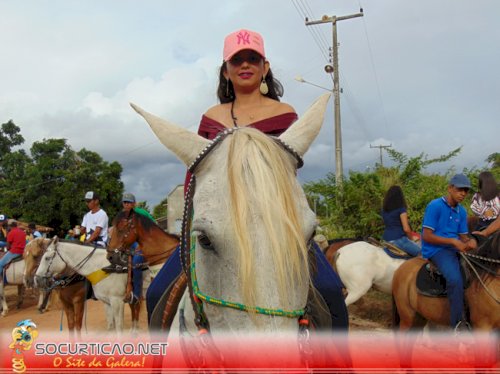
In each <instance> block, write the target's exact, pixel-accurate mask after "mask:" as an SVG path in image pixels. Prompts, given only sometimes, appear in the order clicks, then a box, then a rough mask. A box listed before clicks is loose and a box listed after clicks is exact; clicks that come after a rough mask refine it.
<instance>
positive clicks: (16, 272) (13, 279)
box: [0, 243, 44, 317]
mask: <svg viewBox="0 0 500 374" xmlns="http://www.w3.org/2000/svg"><path fill="white" fill-rule="evenodd" d="M29 245H30V244H29V243H28V244H27V245H26V248H25V251H24V254H23V256H24V257H25V256H27V255H29ZM25 267H26V263H25V260H24V259H22V260H21V261H16V262H13V263H11V264H10V265H9V267H8V268H7V269H6V270H5V277H6V278H7V284H6V285H4V283H3V279H2V280H0V304H1V308H2V317H5V316H6V315H7V314H8V313H9V306H8V305H7V300H6V298H5V286H17V304H16V307H17V308H18V309H19V308H20V307H21V306H22V304H23V300H24V296H25V294H26V287H27V286H29V285H26V284H25V281H24V272H25ZM28 288H30V287H28ZM43 298H44V293H43V292H40V293H39V298H38V309H39V310H40V307H41V306H42V303H43ZM40 312H41V313H43V312H44V310H40Z"/></svg>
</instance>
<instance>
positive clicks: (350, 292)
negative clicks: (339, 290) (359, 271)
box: [341, 278, 372, 306]
mask: <svg viewBox="0 0 500 374" xmlns="http://www.w3.org/2000/svg"><path fill="white" fill-rule="evenodd" d="M341 279H342V278H341ZM345 286H346V289H347V297H346V298H345V305H346V306H349V305H351V304H354V303H355V302H356V301H358V300H359V299H360V298H361V297H363V296H364V295H365V294H366V293H367V292H368V291H369V290H370V288H371V287H372V283H371V281H369V280H367V279H360V278H358V279H354V281H351V282H349V283H348V284H345Z"/></svg>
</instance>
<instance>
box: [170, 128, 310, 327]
mask: <svg viewBox="0 0 500 374" xmlns="http://www.w3.org/2000/svg"><path fill="white" fill-rule="evenodd" d="M238 129H239V128H230V129H226V130H224V131H223V132H221V133H219V134H218V135H217V136H216V137H215V138H214V140H213V141H212V142H211V143H210V144H209V145H207V146H206V147H205V149H203V150H202V151H201V152H200V154H199V155H198V156H197V157H196V159H195V160H194V161H193V162H192V163H191V165H189V168H188V171H189V172H190V173H191V178H190V180H189V184H188V187H187V191H186V195H185V201H184V214H183V219H182V237H181V251H180V259H181V264H182V268H183V270H184V272H185V274H186V276H187V280H188V281H187V284H188V288H189V295H190V299H191V304H192V306H193V310H194V313H195V324H196V326H197V328H198V330H199V332H200V334H205V333H208V332H209V330H210V324H209V321H208V318H207V316H206V314H205V312H204V310H203V301H205V302H207V303H210V304H213V305H217V306H222V307H228V308H233V309H237V310H241V311H245V312H247V313H248V312H255V313H259V314H265V315H272V316H281V317H288V318H299V326H302V325H306V323H305V322H304V323H302V322H301V321H302V320H304V321H307V320H306V319H305V317H304V316H305V314H306V308H304V309H298V310H292V311H288V310H283V309H271V308H262V307H258V306H247V305H244V304H240V303H235V302H231V301H226V300H223V299H217V298H214V297H211V296H208V295H205V294H203V293H202V292H201V291H200V290H199V287H198V281H197V278H196V266H195V264H196V262H195V248H196V241H195V238H194V236H192V235H191V223H192V217H193V213H194V210H193V196H194V191H195V188H196V178H195V175H194V171H195V170H196V168H197V166H198V165H199V164H200V163H201V161H203V160H204V159H205V157H206V156H207V155H208V154H210V152H211V151H212V150H213V149H215V148H216V147H217V146H218V145H219V144H220V143H221V142H222V141H223V140H224V139H225V138H226V137H227V136H229V135H230V134H232V133H234V132H235V131H237V130H238ZM272 138H273V140H275V141H276V142H277V143H278V144H279V145H280V146H281V147H282V148H283V149H285V150H286V151H287V152H289V153H290V154H291V155H292V156H293V157H294V158H295V159H296V160H297V168H300V167H302V166H303V164H304V162H303V160H302V158H301V156H300V155H299V154H298V153H297V152H296V151H295V150H294V149H293V148H292V147H290V146H289V145H287V144H286V143H284V142H283V141H282V140H281V139H279V138H275V137H272ZM307 323H308V321H307Z"/></svg>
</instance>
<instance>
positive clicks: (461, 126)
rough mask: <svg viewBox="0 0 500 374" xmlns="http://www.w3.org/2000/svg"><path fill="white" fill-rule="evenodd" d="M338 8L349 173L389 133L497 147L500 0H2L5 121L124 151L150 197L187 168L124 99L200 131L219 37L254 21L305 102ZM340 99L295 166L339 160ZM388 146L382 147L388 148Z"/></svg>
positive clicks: (122, 158) (0, 82) (143, 195)
mask: <svg viewBox="0 0 500 374" xmlns="http://www.w3.org/2000/svg"><path fill="white" fill-rule="evenodd" d="M360 7H363V10H364V17H362V18H354V19H350V20H344V21H340V22H339V23H338V41H339V44H340V45H339V61H340V62H339V63H340V68H339V71H340V81H341V87H342V89H343V93H342V94H341V116H342V144H343V162H344V173H346V174H347V173H348V172H349V170H365V169H366V168H367V167H372V166H374V164H375V163H376V162H378V161H379V150H378V149H377V148H370V145H372V146H376V145H389V144H391V145H392V147H393V148H394V149H396V150H398V151H401V152H403V153H405V154H406V155H408V156H416V155H419V154H420V153H422V152H423V153H425V154H428V155H429V157H436V156H439V155H442V154H446V153H448V152H449V151H451V150H452V149H454V148H456V147H459V146H463V150H462V152H461V154H460V155H459V156H458V157H456V158H454V159H453V160H452V162H450V163H447V164H445V165H442V166H441V168H443V170H445V169H446V168H448V167H451V166H455V167H456V169H457V170H462V168H464V167H469V168H470V167H474V166H476V167H483V166H485V165H486V163H485V159H486V158H487V156H488V155H490V154H491V153H493V152H499V151H500V147H499V141H498V139H499V137H498V122H499V118H500V105H499V97H500V74H499V73H498V66H499V65H500V48H499V47H500V28H499V27H498V16H499V15H500V1H495V0H460V1H456V0H439V1H436V0H419V1H414V0H411V1H410V0H377V1H374V0H370V1H368V0H359V1H358V0H350V1H347V0H335V1H332V0H273V1H269V0H265V1H263V0H252V1H240V0H231V1H222V0H217V1H216V0H185V1H174V0H161V1H160V0H158V1H156V0H144V1H138V0H136V1H132V0H85V1H83V0H22V1H21V0H0V19H1V24H0V25H1V26H0V50H1V53H0V123H4V122H7V121H8V120H10V119H12V120H13V121H14V122H15V123H16V124H17V125H18V126H19V127H20V128H21V133H22V135H23V136H24V137H25V139H26V143H25V147H26V148H29V147H30V146H31V144H32V143H33V142H34V141H37V140H41V139H43V138H61V137H62V138H66V139H67V140H68V142H69V144H70V145H71V146H72V147H73V148H74V149H75V150H79V149H81V148H83V147H85V148H87V149H90V150H93V151H96V152H98V153H99V154H101V155H102V156H103V157H104V158H105V159H106V160H108V161H114V160H116V161H118V162H120V163H121V164H122V165H123V168H124V170H123V177H122V179H123V181H124V183H125V188H126V190H128V191H131V192H133V193H135V194H136V197H137V198H138V199H139V200H147V201H148V203H149V205H150V206H151V207H152V206H154V205H156V204H157V203H159V201H160V200H161V199H162V198H163V197H165V196H166V195H167V194H168V193H169V192H170V191H171V190H172V188H173V187H174V186H175V185H177V184H180V183H183V180H184V173H185V168H184V167H183V166H182V165H181V163H180V162H178V161H177V159H176V158H175V157H174V156H173V155H172V154H171V153H170V152H169V151H167V150H166V149H165V148H164V147H163V146H162V145H161V144H160V143H159V142H158V141H157V140H156V138H155V136H154V135H153V133H152V132H151V130H150V129H149V127H148V126H147V124H146V123H145V122H144V121H143V120H142V119H141V118H140V117H139V116H138V115H137V114H135V113H134V112H133V111H132V110H131V108H130V107H129V106H128V102H129V101H133V102H135V103H137V104H139V105H141V106H142V107H144V108H145V109H147V110H148V111H150V112H153V113H155V114H157V115H159V116H162V117H165V118H168V119H170V120H172V121H174V122H176V123H178V124H180V125H182V126H184V127H186V128H189V129H191V130H193V131H196V130H197V127H198V123H199V120H200V117H201V115H202V114H203V113H204V112H205V111H206V109H207V108H209V107H210V106H212V105H215V104H216V103H217V102H216V96H215V89H216V77H217V72H218V67H219V66H220V63H221V61H222V46H223V39H224V37H225V35H227V34H228V33H230V32H232V31H235V30H237V29H240V28H249V29H253V30H256V31H259V32H260V33H261V34H262V35H263V37H264V40H265V44H266V53H267V57H268V59H269V60H270V62H271V66H272V69H273V72H274V74H275V75H276V77H277V78H278V79H279V80H280V81H281V82H282V83H283V85H284V87H285V96H284V98H283V101H285V102H288V103H290V104H291V105H292V106H294V107H295V109H296V111H297V112H298V113H299V115H300V114H302V113H304V111H305V110H306V109H307V107H308V106H309V104H310V103H311V102H312V101H313V100H314V99H315V98H316V97H317V96H319V95H320V94H322V93H323V92H324V91H323V90H322V89H321V88H317V87H314V86H312V85H309V84H305V83H299V82H298V81H296V80H295V78H296V77H297V76H302V77H303V79H305V80H306V81H309V82H311V83H314V84H316V85H319V86H323V87H326V88H327V89H331V88H332V86H333V84H332V79H331V77H330V76H329V75H328V74H326V73H325V72H324V70H323V68H324V66H325V65H326V64H327V63H328V58H329V55H328V54H329V51H328V48H329V47H330V46H331V30H332V28H331V24H323V25H318V26H306V25H305V24H304V17H306V16H308V17H309V19H319V18H321V17H322V16H323V15H328V16H333V15H336V16H343V15H349V14H354V13H358V12H359V8H360ZM332 107H333V103H332V105H331V106H330V107H329V109H328V112H327V115H326V118H325V123H324V126H323V128H322V130H321V134H320V136H319V137H318V139H317V140H316V141H315V143H314V145H313V146H312V148H311V149H310V151H309V153H308V154H307V156H306V160H305V161H306V165H305V167H304V168H303V169H302V170H301V171H300V175H299V176H300V179H301V180H302V181H310V180H315V179H317V178H322V177H324V176H325V175H326V173H328V172H334V171H335V157H334V148H333V141H334V131H333V110H332ZM384 162H388V159H387V156H386V155H384Z"/></svg>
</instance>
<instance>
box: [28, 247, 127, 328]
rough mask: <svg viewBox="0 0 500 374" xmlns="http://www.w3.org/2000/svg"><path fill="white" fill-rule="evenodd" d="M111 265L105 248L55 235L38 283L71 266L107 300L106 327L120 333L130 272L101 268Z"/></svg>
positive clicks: (41, 264) (98, 297)
mask: <svg viewBox="0 0 500 374" xmlns="http://www.w3.org/2000/svg"><path fill="white" fill-rule="evenodd" d="M106 265H109V261H108V260H107V258H106V249H104V248H94V247H92V246H84V245H81V244H77V243H71V242H59V240H58V239H57V238H56V239H54V241H53V242H52V243H51V244H50V245H49V247H48V248H47V251H46V252H45V253H44V255H43V257H42V260H41V262H40V265H39V266H38V270H37V271H36V276H35V283H36V284H37V285H38V286H39V287H41V286H47V283H48V282H49V279H50V278H52V277H53V276H54V275H60V274H63V273H64V272H65V270H66V268H69V269H71V270H73V271H75V272H77V273H78V274H80V275H83V276H84V277H86V278H87V279H88V280H89V281H90V282H91V283H92V288H93V289H94V295H95V297H96V298H97V299H98V300H100V301H102V302H103V303H104V304H106V319H107V328H108V330H111V329H113V328H115V329H116V331H117V332H118V333H119V332H121V331H122V329H123V305H124V304H123V297H124V295H125V288H126V283H127V274H115V273H113V274H108V273H105V272H104V271H102V270H101V269H102V268H103V267H104V266H106Z"/></svg>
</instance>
